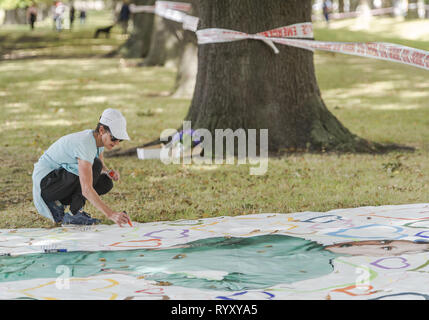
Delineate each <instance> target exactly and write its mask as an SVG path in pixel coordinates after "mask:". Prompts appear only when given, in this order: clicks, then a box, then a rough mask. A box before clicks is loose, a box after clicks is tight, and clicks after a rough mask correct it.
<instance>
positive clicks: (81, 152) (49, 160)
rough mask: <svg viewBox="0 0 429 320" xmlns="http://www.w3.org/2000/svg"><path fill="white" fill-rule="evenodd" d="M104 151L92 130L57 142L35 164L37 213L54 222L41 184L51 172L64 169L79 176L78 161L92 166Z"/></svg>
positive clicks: (69, 135)
mask: <svg viewBox="0 0 429 320" xmlns="http://www.w3.org/2000/svg"><path fill="white" fill-rule="evenodd" d="M103 151H104V147H97V145H96V141H95V138H94V135H93V131H92V130H84V131H80V132H76V133H71V134H68V135H66V136H64V137H61V138H60V139H58V140H57V141H55V142H54V143H53V144H52V145H51V146H50V147H49V148H48V150H46V151H45V152H44V153H43V155H42V156H41V157H40V159H39V161H38V162H37V163H35V164H34V171H33V201H34V205H35V206H36V209H37V211H38V212H39V213H40V214H41V215H43V216H45V217H47V218H49V219H51V220H53V218H52V214H51V211H50V210H49V208H48V207H47V206H46V203H45V202H44V201H43V199H42V196H41V190H40V182H41V181H42V179H43V178H44V177H46V175H48V174H49V173H50V172H51V171H53V170H56V169H60V168H64V169H65V170H67V171H68V172H71V173H73V174H75V175H77V176H79V170H78V162H77V161H78V159H81V160H85V161H88V162H90V163H91V164H92V163H93V162H94V159H95V158H96V157H99V156H100V154H101V153H102V152H103Z"/></svg>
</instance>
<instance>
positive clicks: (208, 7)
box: [186, 0, 374, 152]
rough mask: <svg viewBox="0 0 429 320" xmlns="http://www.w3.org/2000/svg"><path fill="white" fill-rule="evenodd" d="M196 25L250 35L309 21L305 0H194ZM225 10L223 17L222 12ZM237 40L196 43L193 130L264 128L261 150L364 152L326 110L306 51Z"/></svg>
mask: <svg viewBox="0 0 429 320" xmlns="http://www.w3.org/2000/svg"><path fill="white" fill-rule="evenodd" d="M199 13H200V27H199V28H200V29H205V28H226V29H231V30H237V31H243V32H247V33H251V34H254V33H257V32H261V31H266V30H271V29H274V28H277V27H280V26H285V25H291V24H295V23H300V22H308V21H311V1H310V0H293V1H292V0H291V1H287V3H286V2H285V1H284V0H270V1H269V2H262V1H252V0H217V1H199ZM226 13H228V14H226ZM278 49H279V50H280V53H279V54H278V55H275V54H274V53H273V51H272V50H271V49H270V48H269V47H268V46H267V45H266V44H264V43H263V42H261V41H257V40H243V41H236V42H232V43H217V44H205V45H200V46H199V52H198V76H197V83H196V87H195V92H194V96H193V100H192V103H191V107H190V109H189V112H188V115H187V116H186V120H190V121H191V122H192V128H193V129H199V128H204V129H208V130H209V131H210V132H212V134H214V132H215V129H228V128H229V129H232V130H237V129H240V128H243V129H257V130H260V129H266V128H267V129H269V144H268V147H269V150H270V151H272V152H277V151H280V150H282V149H288V150H314V151H320V150H338V151H371V150H374V146H372V145H371V144H370V143H368V142H366V141H365V140H362V139H360V138H358V137H356V136H355V135H353V134H351V133H350V132H349V130H347V129H346V128H345V127H344V126H343V125H342V124H341V123H340V122H339V121H338V120H337V119H336V118H335V116H334V115H332V114H331V113H330V112H329V111H328V109H327V108H326V106H325V104H324V102H323V100H322V98H321V96H320V91H319V87H318V85H317V81H316V76H315V72H314V64H313V53H312V52H311V51H307V50H302V49H298V48H293V47H288V46H280V45H279V46H278Z"/></svg>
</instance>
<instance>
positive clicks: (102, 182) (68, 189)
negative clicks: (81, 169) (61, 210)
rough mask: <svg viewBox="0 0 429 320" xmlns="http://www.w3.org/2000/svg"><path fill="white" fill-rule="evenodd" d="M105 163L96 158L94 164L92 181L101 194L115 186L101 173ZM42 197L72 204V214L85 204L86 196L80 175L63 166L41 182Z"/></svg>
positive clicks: (47, 200) (46, 200) (45, 199)
mask: <svg viewBox="0 0 429 320" xmlns="http://www.w3.org/2000/svg"><path fill="white" fill-rule="evenodd" d="M102 167H103V165H102V164H101V161H100V159H98V158H95V159H94V163H93V165H92V182H93V187H94V189H95V191H96V192H97V193H98V194H99V195H103V194H106V193H107V192H109V191H110V190H112V188H113V182H112V180H111V179H110V178H109V177H108V176H107V175H106V174H101V169H102ZM40 188H41V192H42V198H43V200H44V201H45V202H52V201H56V200H59V201H60V202H61V203H62V204H63V205H70V211H71V213H72V214H76V213H77V212H78V211H79V210H80V209H81V208H83V206H84V205H85V201H86V198H85V197H84V196H83V195H82V188H81V186H80V181H79V177H78V176H76V175H74V174H73V173H70V172H68V171H67V170H65V169H63V168H61V169H57V170H54V171H51V172H50V173H49V174H48V175H47V176H46V177H44V178H43V179H42V181H41V182H40Z"/></svg>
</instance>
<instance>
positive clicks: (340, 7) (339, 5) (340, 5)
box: [338, 0, 344, 13]
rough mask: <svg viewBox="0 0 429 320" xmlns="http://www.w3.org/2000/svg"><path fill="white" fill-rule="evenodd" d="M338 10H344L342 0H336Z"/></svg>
mask: <svg viewBox="0 0 429 320" xmlns="http://www.w3.org/2000/svg"><path fill="white" fill-rule="evenodd" d="M338 12H341V13H342V12H344V0H338Z"/></svg>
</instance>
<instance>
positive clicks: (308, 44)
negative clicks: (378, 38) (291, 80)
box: [196, 23, 429, 70]
mask: <svg viewBox="0 0 429 320" xmlns="http://www.w3.org/2000/svg"><path fill="white" fill-rule="evenodd" d="M303 25H304V26H305V25H306V24H305V23H304V24H298V25H293V26H289V27H284V28H280V29H284V30H287V28H290V27H294V26H295V27H296V30H301V31H303V29H302V28H301V27H300V26H303ZM274 30H278V29H274ZM304 30H306V31H303V32H304V33H298V32H297V33H296V34H295V33H293V34H290V33H288V32H283V33H282V34H281V35H282V37H273V36H271V35H273V34H276V32H277V31H275V32H272V31H273V30H272V31H267V32H261V33H257V34H256V35H249V34H246V33H244V32H239V31H232V30H225V29H217V28H211V29H203V30H198V31H197V32H196V33H197V37H198V44H208V43H221V42H231V41H237V40H244V39H256V40H262V41H264V42H267V41H269V42H273V43H278V44H283V45H288V46H292V47H297V48H301V49H306V50H311V51H314V50H323V51H330V52H338V53H344V54H350V55H355V56H361V57H366V58H373V59H381V60H388V61H393V62H399V63H403V64H407V65H411V66H414V67H418V68H423V69H426V70H429V52H428V51H424V50H419V49H415V48H410V47H406V46H401V45H397V44H392V43H381V42H369V43H357V42H325V41H314V40H303V39H293V38H294V37H295V38H298V37H299V38H304V37H311V36H312V35H313V33H312V29H311V33H310V32H309V30H310V28H308V29H304ZM276 53H277V52H276Z"/></svg>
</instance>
